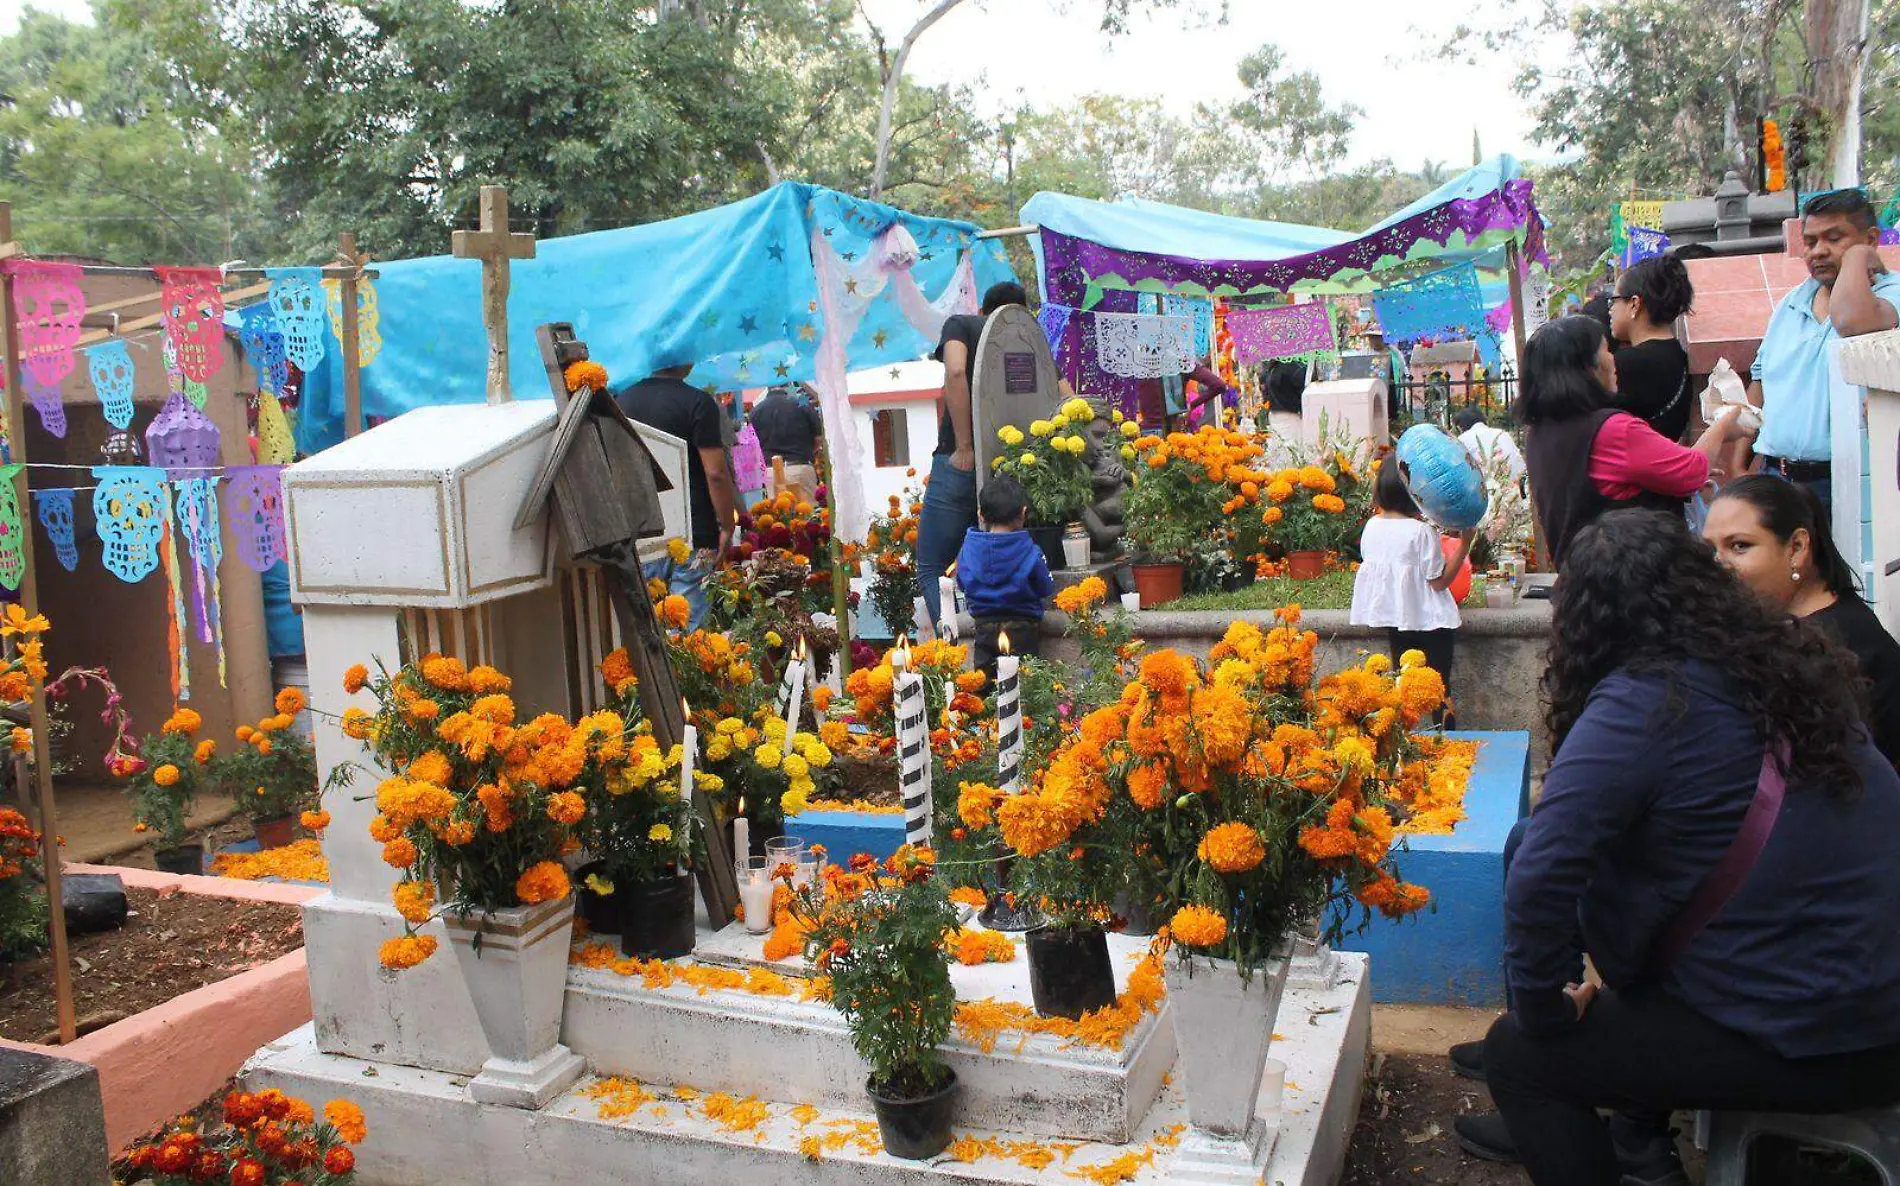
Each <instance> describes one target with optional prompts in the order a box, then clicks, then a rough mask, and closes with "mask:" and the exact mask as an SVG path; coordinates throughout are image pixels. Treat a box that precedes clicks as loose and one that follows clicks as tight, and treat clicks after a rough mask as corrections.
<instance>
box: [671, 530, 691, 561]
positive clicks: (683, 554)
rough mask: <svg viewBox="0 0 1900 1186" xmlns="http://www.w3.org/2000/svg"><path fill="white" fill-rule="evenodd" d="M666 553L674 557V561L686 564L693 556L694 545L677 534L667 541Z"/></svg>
mask: <svg viewBox="0 0 1900 1186" xmlns="http://www.w3.org/2000/svg"><path fill="white" fill-rule="evenodd" d="M666 554H667V555H668V556H669V557H671V558H672V560H673V563H675V564H684V563H686V562H687V561H688V560H691V559H692V558H693V545H691V544H689V543H687V542H686V541H685V540H683V539H681V538H680V537H679V536H677V535H676V536H674V537H673V538H672V539H670V540H667V541H666Z"/></svg>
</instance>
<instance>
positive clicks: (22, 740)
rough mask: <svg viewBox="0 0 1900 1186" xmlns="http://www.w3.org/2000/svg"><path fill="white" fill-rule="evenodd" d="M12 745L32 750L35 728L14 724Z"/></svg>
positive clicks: (17, 749)
mask: <svg viewBox="0 0 1900 1186" xmlns="http://www.w3.org/2000/svg"><path fill="white" fill-rule="evenodd" d="M206 744H209V743H208V742H207V743H206ZM11 745H12V747H13V752H14V753H16V754H24V753H29V752H31V751H32V749H33V730H31V729H25V728H21V727H20V726H17V725H16V726H14V729H13V734H12V737H11Z"/></svg>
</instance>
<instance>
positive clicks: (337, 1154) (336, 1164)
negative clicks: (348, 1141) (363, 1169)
mask: <svg viewBox="0 0 1900 1186" xmlns="http://www.w3.org/2000/svg"><path fill="white" fill-rule="evenodd" d="M323 1168H324V1170H325V1171H326V1172H327V1173H332V1174H335V1175H337V1176H338V1177H341V1176H343V1175H344V1174H347V1173H349V1172H350V1171H351V1170H353V1169H355V1168H356V1154H355V1153H352V1152H351V1151H350V1148H349V1146H348V1145H338V1146H337V1147H335V1148H334V1149H331V1150H330V1151H329V1152H328V1153H325V1154H324V1155H323Z"/></svg>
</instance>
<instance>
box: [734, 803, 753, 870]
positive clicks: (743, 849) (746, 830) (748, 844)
mask: <svg viewBox="0 0 1900 1186" xmlns="http://www.w3.org/2000/svg"><path fill="white" fill-rule="evenodd" d="M732 855H733V859H735V860H737V861H738V862H739V863H740V864H742V865H743V864H744V863H745V859H746V858H747V857H749V856H751V855H752V821H751V820H749V819H747V818H746V817H745V816H743V815H741V816H735V817H733V821H732Z"/></svg>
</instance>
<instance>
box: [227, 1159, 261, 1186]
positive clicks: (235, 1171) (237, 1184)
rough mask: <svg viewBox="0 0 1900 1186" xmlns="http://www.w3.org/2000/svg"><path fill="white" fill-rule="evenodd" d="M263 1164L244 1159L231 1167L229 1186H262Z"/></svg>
mask: <svg viewBox="0 0 1900 1186" xmlns="http://www.w3.org/2000/svg"><path fill="white" fill-rule="evenodd" d="M264 1174H265V1171H264V1163H263V1162H261V1161H253V1160H251V1159H250V1158H248V1157H246V1158H243V1159H242V1160H240V1161H239V1162H238V1163H237V1164H236V1165H234V1166H232V1167H231V1186H264Z"/></svg>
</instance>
